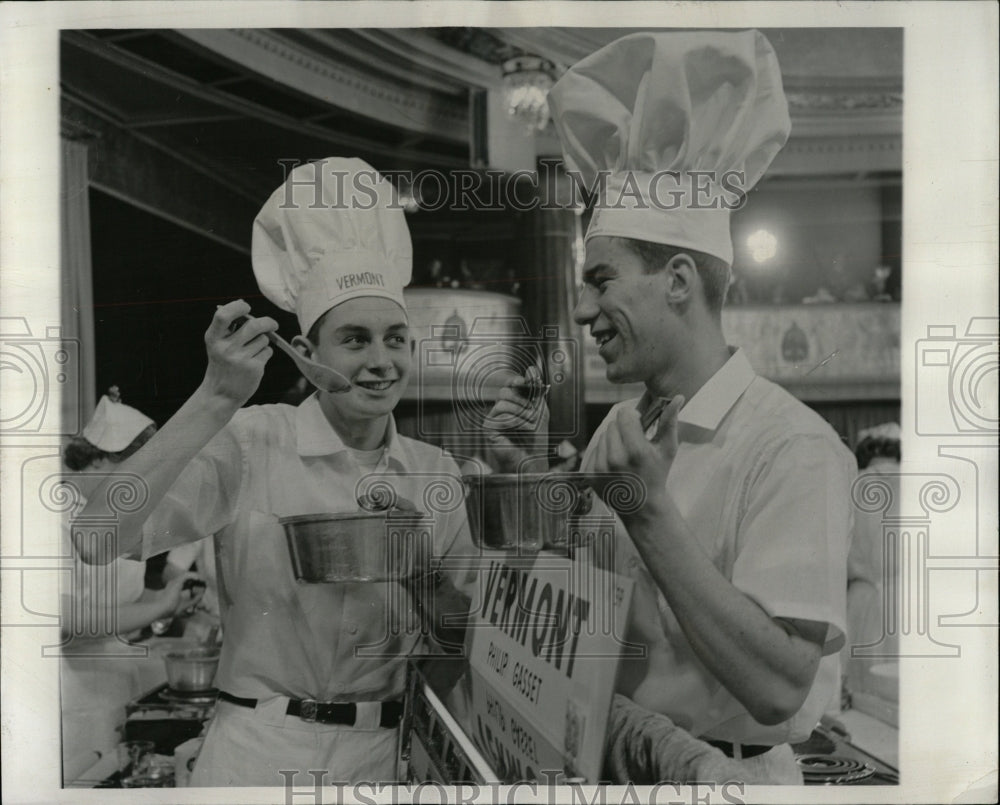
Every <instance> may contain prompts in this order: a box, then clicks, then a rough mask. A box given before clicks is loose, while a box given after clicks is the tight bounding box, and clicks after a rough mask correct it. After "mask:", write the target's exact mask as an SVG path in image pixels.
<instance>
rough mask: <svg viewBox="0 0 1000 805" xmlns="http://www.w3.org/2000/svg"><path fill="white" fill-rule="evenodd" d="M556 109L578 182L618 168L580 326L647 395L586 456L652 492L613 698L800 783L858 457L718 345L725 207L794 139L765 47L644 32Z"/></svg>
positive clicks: (825, 684) (622, 377) (819, 695)
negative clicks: (655, 409) (800, 755)
mask: <svg viewBox="0 0 1000 805" xmlns="http://www.w3.org/2000/svg"><path fill="white" fill-rule="evenodd" d="M549 103H550V105H551V108H552V111H553V119H554V121H555V125H556V128H557V131H558V133H559V136H560V139H561V141H562V144H563V151H564V155H565V158H566V165H567V167H568V168H570V169H573V170H576V171H579V172H580V174H581V176H582V179H583V181H584V183H585V184H592V183H595V182H596V180H597V177H598V175H599V172H601V171H607V172H608V178H607V181H606V184H605V187H604V189H603V192H602V194H601V199H600V202H599V204H598V209H597V211H596V212H595V213H594V217H593V220H592V222H591V225H590V228H589V230H588V233H587V239H586V262H585V265H584V286H583V289H582V291H581V295H580V298H579V301H578V303H577V306H576V309H575V310H574V318H575V319H576V321H577V322H578V323H579V324H581V325H583V326H586V327H588V328H589V330H590V334H591V335H592V336H593V337H594V338H595V340H596V341H597V343H598V346H599V351H600V355H601V357H602V358H603V360H604V362H605V364H606V372H607V376H608V379H609V380H611V381H612V382H616V383H630V382H643V383H645V385H646V394H645V395H644V396H643V397H642V398H641V399H640V400H638V401H636V400H633V401H630V402H625V403H620V404H618V405H616V406H615V407H614V408H613V409H612V410H611V412H610V413H609V415H608V416H607V418H606V419H605V420H604V422H602V423H601V425H600V427H599V428H598V430H597V432H596V433H595V435H594V438H593V439H592V441H591V443H590V445H589V446H588V449H587V451H586V454H585V456H584V460H583V463H582V469H583V471H585V472H586V471H596V472H622V471H626V472H631V473H635V474H637V475H639V476H640V477H641V478H642V480H643V482H644V484H645V487H646V493H647V494H646V499H645V502H644V504H643V505H642V506H641V508H640V509H639V510H638V511H636V512H634V513H633V514H631V515H628V516H626V517H623V523H624V526H625V529H626V530H627V533H628V536H629V539H620V540H618V548H619V551H618V556H617V557H616V561H617V563H618V566H617V568H616V570H618V572H624V573H629V574H630V575H632V576H633V577H634V579H635V581H636V595H635V599H634V601H635V602H634V604H633V613H634V617H633V619H632V624H631V627H632V629H633V630H634V634H633V637H634V638H636V639H638V640H640V641H641V642H643V643H644V644H645V645H646V646H647V648H648V657H647V659H646V660H645V661H644V662H638V663H627V664H626V666H625V667H624V668H623V675H622V692H624V693H626V694H627V695H629V696H630V697H631V698H632V700H633V701H634V702H636V703H637V704H639V705H641V706H643V707H645V708H647V709H648V710H651V711H654V712H656V713H661V714H664V715H665V716H668V717H669V718H670V719H672V721H673V722H674V723H675V724H676V725H678V726H680V727H682V728H684V729H686V730H688V731H690V732H691V734H692V735H695V736H698V737H701V738H703V739H705V740H708V741H710V742H714V744H715V745H716V746H717V747H718V748H720V749H722V750H723V751H724V752H726V754H728V755H729V756H731V757H734V758H736V759H741V760H742V762H743V763H744V764H745V766H746V769H747V776H748V777H749V778H753V779H760V778H761V777H763V778H764V779H767V780H770V781H772V782H789V783H796V782H801V775H800V774H799V772H798V770H797V768H796V764H795V761H794V758H793V756H792V752H791V750H790V748H789V746H788V742H791V741H797V740H801V739H804V738H806V737H808V735H809V734H810V732H811V730H812V728H813V726H814V725H815V724H816V722H817V721H818V719H819V717H820V715H821V714H822V713H823V711H824V708H825V705H826V704H827V702H828V701H829V700H830V699H831V697H832V696H835V695H836V690H837V687H838V685H837V679H836V677H837V672H836V661H837V658H836V651H837V650H838V649H839V648H840V645H841V644H842V642H843V635H844V630H845V627H844V596H845V589H846V586H847V585H846V578H845V571H846V555H847V547H848V541H849V536H850V529H851V504H850V488H851V482H852V480H853V475H854V466H853V461H852V460H851V456H850V454H849V453H848V452H847V450H846V449H845V448H844V447H843V445H842V444H841V443H840V440H839V439H838V437H837V435H836V433H835V432H834V431H833V430H832V429H831V428H830V427H829V425H827V424H826V423H825V422H824V421H823V420H822V419H821V418H820V417H818V416H817V415H816V414H814V413H813V412H811V411H810V410H809V409H808V408H806V406H804V405H803V404H801V403H800V402H798V401H797V400H795V399H794V398H793V397H792V396H791V395H789V394H788V393H786V392H785V391H783V390H782V389H781V388H779V387H778V386H776V385H774V384H773V383H770V382H768V381H767V380H765V379H764V378H761V377H759V376H757V375H756V374H755V373H754V371H753V369H752V368H751V366H750V364H749V362H748V361H747V358H746V356H745V355H744V354H743V353H742V352H741V351H740V350H738V349H734V348H732V347H730V346H728V345H727V343H726V340H725V336H724V335H723V332H722V325H721V308H722V304H723V300H724V299H725V295H726V287H727V283H728V278H729V269H730V265H731V263H732V244H731V241H730V234H729V209H728V207H730V206H732V205H733V203H734V201H735V202H738V200H739V192H748V191H749V190H750V189H751V188H752V187H753V185H754V184H755V183H756V182H757V180H758V179H759V178H760V176H761V174H762V173H763V172H764V170H765V169H766V168H767V166H768V164H769V163H770V161H771V160H772V158H773V157H774V155H775V154H776V153H777V151H778V150H779V149H780V148H781V146H782V145H783V144H784V142H785V139H786V137H787V135H788V131H789V119H788V111H787V104H786V101H785V98H784V94H783V91H782V86H781V77H780V72H779V69H778V64H777V60H776V58H775V55H774V51H773V50H772V48H771V46H770V44H769V43H768V42H767V40H766V39H765V38H764V37H763V36H762V35H761V34H760V33H758V32H755V31H746V32H739V33H722V32H678V33H650V34H635V35H632V36H628V37H625V38H623V39H620V40H618V41H616V42H614V43H612V44H610V45H608V46H607V47H605V48H603V49H602V50H600V51H598V52H596V53H594V54H592V55H591V56H589V57H587V58H585V59H583V60H582V61H581V62H579V63H578V64H576V65H575V66H574V67H572V68H571V69H570V70H569V71H568V72H567V74H566V75H564V76H563V78H562V79H561V80H560V81H559V82H558V83H557V84H556V86H555V87H553V89H552V91H551V92H550V95H549ZM734 191H738V192H734ZM668 399H669V400H670V402H669V404H667V405H666V406H665V408H664V410H663V413H662V415H661V416H660V418H659V423H658V424H655V425H653V426H651V427H650V428H649V429H648V430H646V431H645V432H644V430H643V428H642V426H641V424H640V417H641V416H642V414H643V413H645V412H646V411H647V410H648V409H649V408H650V407H651V406H653V405H656V404H657V403H658V402H659V401H660V400H668ZM772 747H773V748H772Z"/></svg>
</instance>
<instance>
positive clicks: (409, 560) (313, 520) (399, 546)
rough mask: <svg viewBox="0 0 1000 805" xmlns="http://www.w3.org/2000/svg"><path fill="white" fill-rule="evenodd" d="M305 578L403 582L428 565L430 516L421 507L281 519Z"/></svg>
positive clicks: (314, 580)
mask: <svg viewBox="0 0 1000 805" xmlns="http://www.w3.org/2000/svg"><path fill="white" fill-rule="evenodd" d="M279 522H280V523H281V525H282V527H283V528H284V529H285V537H286V538H287V540H288V551H289V553H290V554H291V558H292V570H293V572H294V573H295V578H296V579H298V580H299V581H301V582H308V583H319V582H327V583H329V582H372V581H399V580H400V579H408V578H411V577H413V576H415V575H418V574H420V573H422V572H424V571H425V569H426V568H427V567H428V566H429V564H430V555H431V548H432V542H431V534H432V520H431V519H430V518H429V517H427V515H425V514H422V513H421V512H417V511H409V510H406V509H401V508H398V507H397V508H394V509H391V510H389V511H359V512H353V513H348V514H328V513H323V514H303V515H298V516H296V517H282V518H280V519H279Z"/></svg>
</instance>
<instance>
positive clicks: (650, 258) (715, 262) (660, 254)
mask: <svg viewBox="0 0 1000 805" xmlns="http://www.w3.org/2000/svg"><path fill="white" fill-rule="evenodd" d="M618 240H620V241H621V242H622V243H623V244H624V245H625V246H626V247H627V248H628V249H630V250H631V251H632V252H633V253H634V254H636V255H638V256H639V258H640V259H641V260H642V262H643V263H644V264H645V266H646V271H647V272H650V273H651V272H653V271H659V270H660V269H661V268H663V267H664V266H665V265H666V264H667V263H668V262H669V261H670V259H671V258H673V257H674V256H675V255H678V254H689V255H691V259H692V260H694V264H695V267H696V268H697V269H698V274H699V275H700V276H701V284H702V287H704V289H705V303H706V304H707V305H708V309H709V310H711V311H712V312H713V313H715V314H720V313H721V312H722V305H723V303H724V302H725V301H726V290H727V289H728V288H729V265H728V264H727V263H726V262H725V261H723V260H720V259H719V258H718V257H715V256H714V255H711V254H706V253H705V252H700V251H698V250H696V249H682V248H679V247H677V246H668V245H666V244H664V243H652V242H650V241H648V240H638V239H636V238H624V237H623V238H618Z"/></svg>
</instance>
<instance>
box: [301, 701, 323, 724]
mask: <svg viewBox="0 0 1000 805" xmlns="http://www.w3.org/2000/svg"><path fill="white" fill-rule="evenodd" d="M318 715H319V702H317V701H316V700H315V699H303V700H302V702H301V704H300V705H299V718H301V719H302V720H303V721H309V722H314V721H316V718H317V716H318Z"/></svg>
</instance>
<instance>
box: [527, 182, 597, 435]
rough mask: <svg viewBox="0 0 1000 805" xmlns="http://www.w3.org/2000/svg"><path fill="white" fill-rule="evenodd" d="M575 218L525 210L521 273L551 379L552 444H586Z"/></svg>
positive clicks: (534, 330) (563, 213)
mask: <svg viewBox="0 0 1000 805" xmlns="http://www.w3.org/2000/svg"><path fill="white" fill-rule="evenodd" d="M542 201H543V202H544V199H542ZM577 224H578V222H577V216H576V215H575V213H574V212H573V210H571V209H541V208H537V209H534V210H531V211H529V212H526V213H524V217H523V224H522V231H523V232H524V259H523V263H522V264H523V265H524V270H523V272H522V273H521V276H523V277H524V294H523V296H524V302H525V305H524V311H525V317H526V318H527V320H528V324H529V326H530V327H531V330H532V334H533V335H535V336H537V337H538V338H539V339H540V342H541V345H542V352H543V356H544V360H545V363H546V370H545V371H546V375H547V377H546V380H547V382H549V383H551V384H552V388H551V390H550V391H549V396H548V405H549V412H550V416H551V419H550V424H549V442H550V445H555V444H558V443H559V442H560V441H562V440H563V439H569V440H570V441H571V442H573V443H574V444H575V445H576V446H577V447H578V448H579V449H581V450H582V449H583V447H584V446H585V444H586V437H587V423H586V407H585V405H584V391H585V389H584V381H583V344H582V342H581V339H580V338H579V327H578V326H577V325H576V324H575V323H574V322H573V319H572V315H571V313H572V309H573V306H574V304H575V303H576V290H575V285H576V248H575V247H576V237H577Z"/></svg>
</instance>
